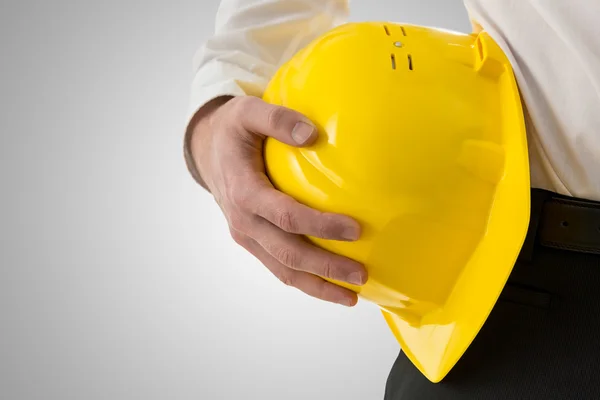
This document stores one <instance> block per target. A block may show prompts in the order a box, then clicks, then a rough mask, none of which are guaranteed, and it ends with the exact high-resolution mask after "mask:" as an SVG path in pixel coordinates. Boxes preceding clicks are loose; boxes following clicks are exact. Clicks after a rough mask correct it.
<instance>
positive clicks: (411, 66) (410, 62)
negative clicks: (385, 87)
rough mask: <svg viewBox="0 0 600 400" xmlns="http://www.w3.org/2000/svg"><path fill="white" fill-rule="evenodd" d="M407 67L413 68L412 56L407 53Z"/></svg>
mask: <svg viewBox="0 0 600 400" xmlns="http://www.w3.org/2000/svg"><path fill="white" fill-rule="evenodd" d="M408 69H410V70H411V71H412V70H413V63H412V56H411V55H410V54H409V55H408Z"/></svg>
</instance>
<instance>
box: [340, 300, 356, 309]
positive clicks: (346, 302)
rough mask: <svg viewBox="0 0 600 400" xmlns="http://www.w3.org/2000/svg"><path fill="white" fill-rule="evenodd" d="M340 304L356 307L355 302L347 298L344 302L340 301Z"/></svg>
mask: <svg viewBox="0 0 600 400" xmlns="http://www.w3.org/2000/svg"><path fill="white" fill-rule="evenodd" d="M340 304H341V305H343V306H346V307H352V306H353V305H354V301H353V300H352V299H349V298H345V299H343V300H342V301H340Z"/></svg>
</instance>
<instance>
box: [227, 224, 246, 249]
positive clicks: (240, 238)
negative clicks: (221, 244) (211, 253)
mask: <svg viewBox="0 0 600 400" xmlns="http://www.w3.org/2000/svg"><path fill="white" fill-rule="evenodd" d="M229 233H230V234H231V238H232V239H233V241H234V242H236V243H237V244H239V245H240V246H244V244H245V242H246V241H245V238H246V236H245V235H244V234H243V233H241V232H240V231H238V230H236V229H235V228H233V227H232V228H231V229H229Z"/></svg>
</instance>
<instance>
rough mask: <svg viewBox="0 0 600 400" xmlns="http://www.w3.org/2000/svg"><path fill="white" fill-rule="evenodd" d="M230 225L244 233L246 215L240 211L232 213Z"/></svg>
mask: <svg viewBox="0 0 600 400" xmlns="http://www.w3.org/2000/svg"><path fill="white" fill-rule="evenodd" d="M229 226H230V228H231V229H232V230H233V231H235V232H237V233H239V234H242V232H243V231H244V228H245V224H244V217H243V216H242V215H241V214H240V213H237V212H236V213H232V214H231V215H230V216H229ZM234 239H235V238H234Z"/></svg>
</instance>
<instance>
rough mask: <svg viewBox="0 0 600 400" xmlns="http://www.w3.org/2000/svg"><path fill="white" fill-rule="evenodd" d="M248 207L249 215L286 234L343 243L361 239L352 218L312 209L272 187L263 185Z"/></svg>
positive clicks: (358, 228) (359, 231) (358, 229)
mask: <svg viewBox="0 0 600 400" xmlns="http://www.w3.org/2000/svg"><path fill="white" fill-rule="evenodd" d="M248 204H249V207H250V210H249V211H250V212H252V213H254V214H256V215H258V216H261V217H263V218H264V219H266V220H267V221H269V222H270V223H272V224H273V225H275V226H277V227H279V228H280V229H282V230H284V231H286V232H289V233H295V234H300V235H308V236H313V237H318V238H322V239H330V240H343V241H355V240H358V238H359V237H360V233H361V229H360V225H359V224H358V222H357V221H355V220H354V219H353V218H350V217H349V216H347V215H342V214H335V213H327V212H321V211H318V210H315V209H314V208H311V207H308V206H306V205H304V204H301V203H299V202H298V201H296V200H294V199H293V198H292V197H290V196H288V195H286V194H284V193H282V192H280V191H278V190H276V189H274V188H273V187H272V186H271V187H269V186H267V185H263V188H262V189H260V190H257V191H255V195H254V196H253V197H252V198H251V199H249V201H248Z"/></svg>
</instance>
